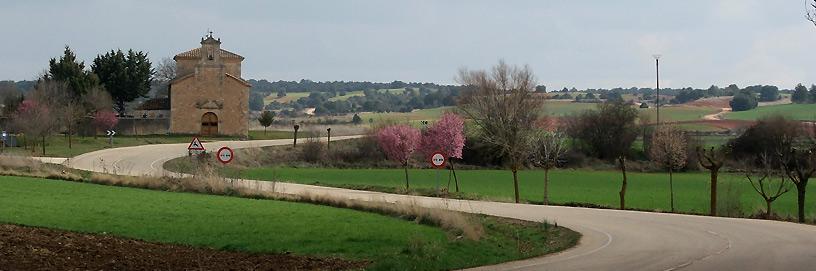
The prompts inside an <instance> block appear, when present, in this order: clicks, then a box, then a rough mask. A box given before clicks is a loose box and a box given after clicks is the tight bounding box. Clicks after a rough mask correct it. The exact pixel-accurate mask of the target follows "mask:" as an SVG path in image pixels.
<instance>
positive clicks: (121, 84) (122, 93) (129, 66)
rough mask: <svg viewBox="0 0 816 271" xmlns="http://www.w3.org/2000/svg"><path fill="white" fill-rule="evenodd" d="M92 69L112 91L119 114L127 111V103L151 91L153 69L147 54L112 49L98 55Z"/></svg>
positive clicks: (109, 90)
mask: <svg viewBox="0 0 816 271" xmlns="http://www.w3.org/2000/svg"><path fill="white" fill-rule="evenodd" d="M91 70H93V72H94V73H95V74H96V75H97V76H99V80H100V82H101V83H102V85H104V86H105V89H106V90H107V91H108V92H109V93H110V95H111V97H112V98H113V101H114V103H115V105H116V111H118V112H119V114H124V113H125V103H127V102H130V101H133V100H134V99H136V98H139V97H144V96H145V95H147V93H148V92H149V91H150V80H151V76H152V75H153V70H152V68H151V66H150V60H149V59H148V58H147V54H146V53H143V52H141V51H140V52H135V51H133V50H128V52H127V55H125V53H124V52H122V50H116V51H110V52H108V53H106V54H104V55H98V56H97V57H96V58H95V59H94V61H93V64H92V65H91Z"/></svg>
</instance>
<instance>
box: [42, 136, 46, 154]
mask: <svg viewBox="0 0 816 271" xmlns="http://www.w3.org/2000/svg"><path fill="white" fill-rule="evenodd" d="M42 155H43V156H45V136H43V137H42Z"/></svg>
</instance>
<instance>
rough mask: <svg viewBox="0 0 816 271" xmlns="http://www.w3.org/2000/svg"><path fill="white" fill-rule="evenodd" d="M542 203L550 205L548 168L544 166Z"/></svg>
mask: <svg viewBox="0 0 816 271" xmlns="http://www.w3.org/2000/svg"><path fill="white" fill-rule="evenodd" d="M544 205H550V168H549V167H544Z"/></svg>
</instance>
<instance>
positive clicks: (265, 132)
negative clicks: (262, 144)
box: [264, 126, 266, 135]
mask: <svg viewBox="0 0 816 271" xmlns="http://www.w3.org/2000/svg"><path fill="white" fill-rule="evenodd" d="M264 135H266V126H264Z"/></svg>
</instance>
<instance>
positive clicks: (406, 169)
mask: <svg viewBox="0 0 816 271" xmlns="http://www.w3.org/2000/svg"><path fill="white" fill-rule="evenodd" d="M403 168H404V169H405V190H408V189H409V187H408V164H405V167H403Z"/></svg>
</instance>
